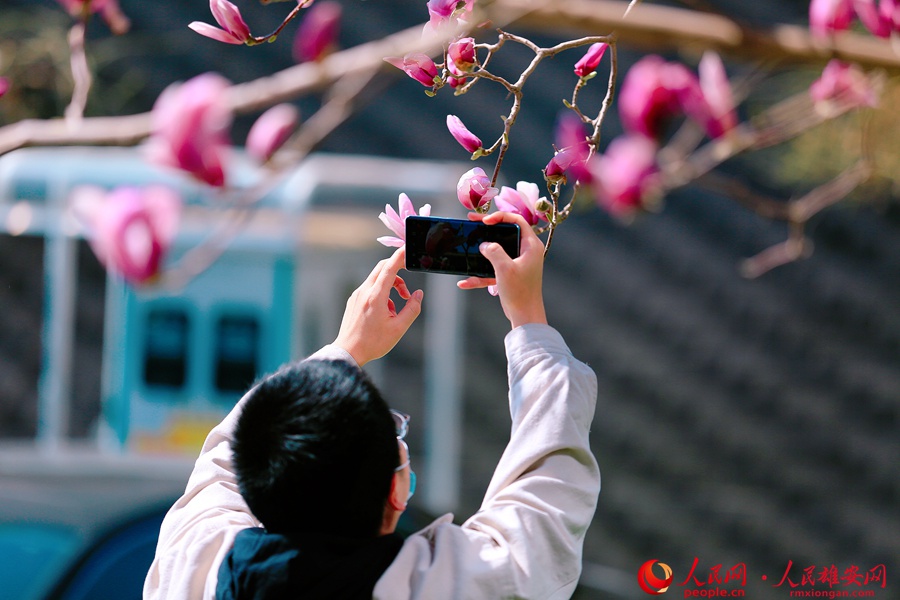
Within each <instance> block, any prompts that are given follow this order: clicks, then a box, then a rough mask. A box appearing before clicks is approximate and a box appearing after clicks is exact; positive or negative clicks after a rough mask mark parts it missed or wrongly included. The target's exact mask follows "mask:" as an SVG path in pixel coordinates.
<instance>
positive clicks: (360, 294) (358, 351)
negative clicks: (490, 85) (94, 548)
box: [144, 250, 422, 600]
mask: <svg viewBox="0 0 900 600" xmlns="http://www.w3.org/2000/svg"><path fill="white" fill-rule="evenodd" d="M402 264H403V251H402V250H399V251H397V252H395V253H394V255H393V256H391V257H390V258H388V259H386V260H383V261H381V262H379V263H378V265H376V266H375V268H374V269H373V270H372V273H371V274H370V275H369V277H368V278H367V279H366V281H365V282H363V284H362V285H360V287H359V288H358V289H357V290H356V291H355V292H354V293H353V295H352V296H351V298H350V300H348V302H347V308H346V311H345V313H344V317H343V321H342V323H341V331H340V334H339V335H338V338H337V340H335V342H334V343H333V344H330V345H328V346H325V347H324V348H323V349H321V350H319V351H318V352H316V353H315V354H313V355H312V356H311V357H310V358H323V359H337V360H346V361H348V362H351V363H354V364H357V365H359V366H362V365H364V364H365V363H366V362H368V361H370V360H374V359H375V358H379V357H380V356H383V355H384V354H386V353H387V352H388V351H389V350H390V349H391V348H393V347H394V345H396V343H397V342H398V341H399V340H400V338H401V337H402V336H403V334H405V333H406V331H407V330H408V329H409V327H410V325H411V324H412V322H413V321H414V320H415V318H416V316H418V314H419V312H420V309H421V300H422V292H421V291H417V292H416V293H414V294H410V292H409V290H408V289H407V288H406V284H405V283H404V282H403V279H402V278H400V277H399V276H398V275H397V272H398V271H399V268H400V266H401V265H402ZM391 289H396V290H397V292H398V293H399V294H400V297H401V298H403V299H405V300H406V305H405V306H404V308H403V310H401V311H400V312H399V313H398V312H397V311H396V307H395V305H394V302H393V301H392V300H391V299H390V297H389V295H390V292H391ZM245 397H246V396H245ZM243 404H244V399H241V401H239V402H238V403H237V405H236V406H235V407H234V409H232V411H231V412H230V413H229V414H228V415H227V416H226V417H225V419H224V420H223V421H222V422H221V423H219V424H218V425H217V426H216V427H215V428H213V430H212V431H210V433H209V435H208V436H207V438H206V441H205V443H204V444H203V448H202V449H201V451H200V456H199V457H198V459H197V462H196V463H195V465H194V470H193V472H192V473H191V476H190V479H189V480H188V483H187V488H186V489H185V493H184V495H183V496H182V497H181V498H179V499H178V501H177V502H176V503H175V505H174V506H173V507H172V508H171V509H170V510H169V512H168V514H167V515H166V517H165V519H164V521H163V524H162V527H161V528H160V535H159V542H158V544H157V549H156V556H155V558H154V560H153V563H152V565H151V567H150V571H149V572H148V574H147V578H146V580H145V583H144V598H145V600H149V599H157V598H159V599H165V598H171V599H173V600H176V599H177V600H188V599H195V598H215V589H216V582H217V574H218V570H219V565H220V564H221V562H222V560H223V558H224V557H225V555H226V554H227V552H228V550H229V549H231V546H232V545H233V543H234V538H235V536H236V535H237V533H238V532H239V531H241V530H243V529H246V528H248V527H259V526H260V523H259V521H258V520H257V519H256V518H255V517H254V516H253V515H252V514H251V512H250V510H249V508H248V507H247V505H246V503H245V502H244V499H243V498H242V497H241V494H240V491H239V489H238V484H237V480H236V478H235V475H234V471H233V468H232V464H231V440H232V434H233V431H234V426H235V424H236V423H237V420H238V417H239V415H240V413H241V409H242V407H243Z"/></svg>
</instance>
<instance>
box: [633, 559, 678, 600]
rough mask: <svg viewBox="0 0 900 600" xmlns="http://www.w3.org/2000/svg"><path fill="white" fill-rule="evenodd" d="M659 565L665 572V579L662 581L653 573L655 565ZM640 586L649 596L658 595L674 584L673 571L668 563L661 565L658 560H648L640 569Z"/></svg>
mask: <svg viewBox="0 0 900 600" xmlns="http://www.w3.org/2000/svg"><path fill="white" fill-rule="evenodd" d="M655 564H659V566H660V567H662V570H663V577H662V579H660V578H659V577H657V576H656V575H655V574H654V573H653V565H655ZM637 579H638V585H640V586H641V589H642V590H644V591H645V592H647V593H648V594H652V595H654V596H655V595H658V594H662V593H663V592H665V591H666V590H667V589H669V585H670V584H671V583H672V579H673V576H672V569H670V568H669V565H667V564H666V563H661V562H659V561H658V560H656V559H653V560H648V561H647V562H645V563H644V564H642V565H641V568H640V569H638V577H637Z"/></svg>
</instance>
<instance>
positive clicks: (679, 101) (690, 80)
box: [619, 54, 702, 138]
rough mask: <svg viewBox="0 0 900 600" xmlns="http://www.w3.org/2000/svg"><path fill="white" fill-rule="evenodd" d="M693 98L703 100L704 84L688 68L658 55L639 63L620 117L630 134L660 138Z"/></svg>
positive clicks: (628, 78) (625, 89) (625, 87)
mask: <svg viewBox="0 0 900 600" xmlns="http://www.w3.org/2000/svg"><path fill="white" fill-rule="evenodd" d="M690 98H702V94H701V92H700V83H699V81H697V78H696V77H695V76H694V74H693V73H691V72H690V71H689V70H688V69H687V67H685V66H684V65H682V64H679V63H669V62H666V61H665V60H663V59H662V58H661V57H659V56H656V55H652V54H651V55H648V56H645V57H644V58H642V59H640V60H639V61H637V62H636V63H635V64H634V65H633V66H632V67H631V69H629V70H628V73H627V74H626V75H625V80H624V81H623V82H622V89H621V91H620V93H619V115H620V117H621V120H622V126H623V127H624V128H625V130H626V131H629V132H633V133H640V134H642V135H645V136H647V137H651V138H656V137H659V136H660V135H661V134H662V133H663V129H664V126H665V123H666V121H667V120H668V119H669V118H670V117H672V116H674V115H676V114H678V113H680V112H681V111H682V110H683V108H684V104H687V105H688V106H691V100H690Z"/></svg>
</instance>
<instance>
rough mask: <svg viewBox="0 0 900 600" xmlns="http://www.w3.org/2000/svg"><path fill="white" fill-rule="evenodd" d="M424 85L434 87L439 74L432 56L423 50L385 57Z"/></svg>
mask: <svg viewBox="0 0 900 600" xmlns="http://www.w3.org/2000/svg"><path fill="white" fill-rule="evenodd" d="M384 60H385V61H386V62H388V63H390V64H392V65H394V66H395V67H397V68H398V69H400V70H401V71H403V72H405V73H406V74H407V75H409V76H410V77H412V78H413V79H415V80H416V81H418V82H419V83H421V84H422V85H424V86H427V87H433V86H434V84H435V79H436V78H437V76H438V72H437V66H436V65H435V64H434V61H433V60H431V57H430V56H428V55H427V54H422V53H421V52H415V53H413V54H407V55H406V56H404V57H403V58H399V57H396V56H389V57H387V58H385V59H384Z"/></svg>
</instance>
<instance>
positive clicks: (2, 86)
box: [0, 77, 9, 98]
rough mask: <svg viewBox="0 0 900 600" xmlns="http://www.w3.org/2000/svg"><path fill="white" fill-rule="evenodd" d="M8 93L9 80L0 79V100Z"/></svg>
mask: <svg viewBox="0 0 900 600" xmlns="http://www.w3.org/2000/svg"><path fill="white" fill-rule="evenodd" d="M8 91H9V79H7V78H6V77H0V98H2V97H3V94H5V93H6V92H8Z"/></svg>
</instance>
